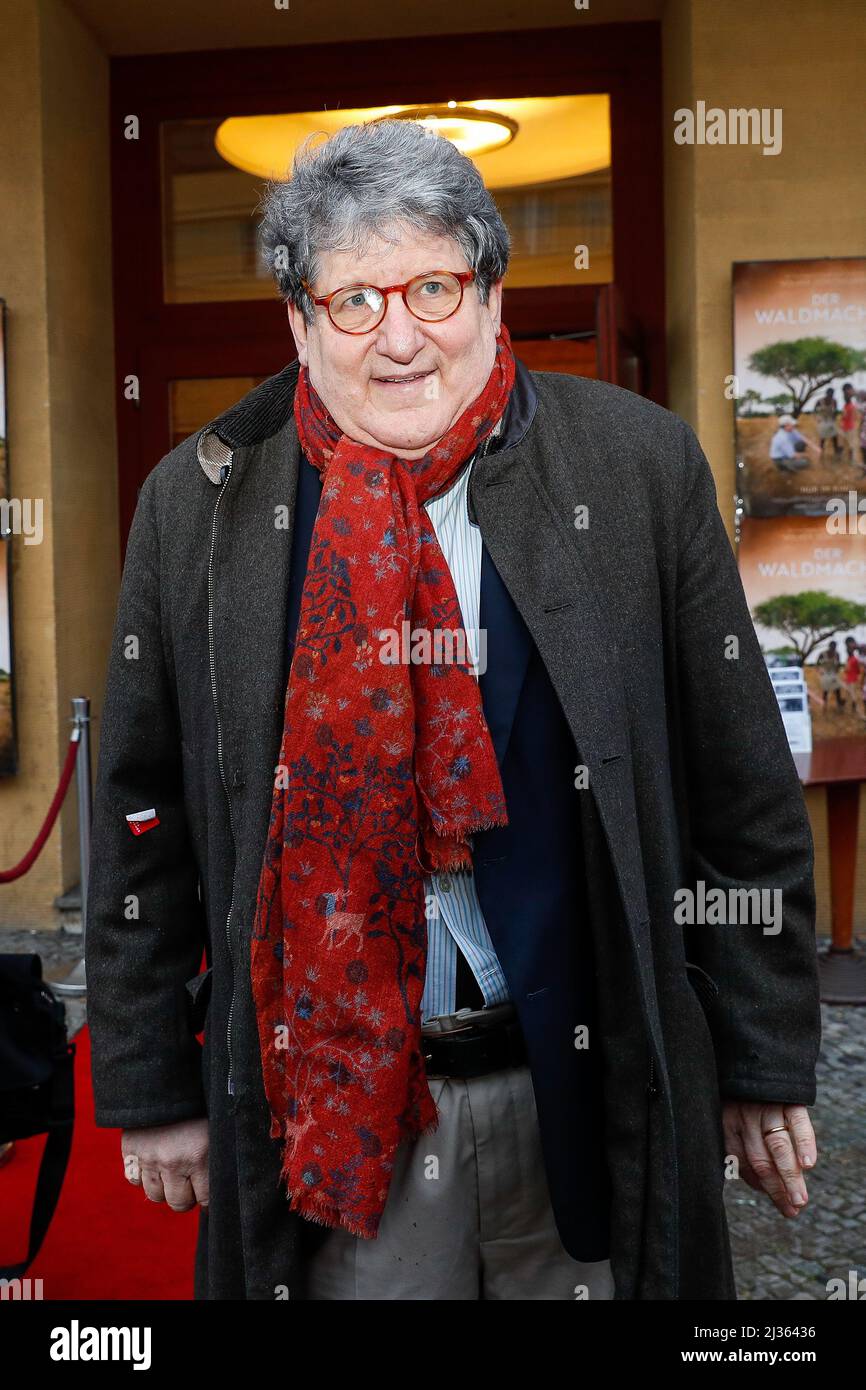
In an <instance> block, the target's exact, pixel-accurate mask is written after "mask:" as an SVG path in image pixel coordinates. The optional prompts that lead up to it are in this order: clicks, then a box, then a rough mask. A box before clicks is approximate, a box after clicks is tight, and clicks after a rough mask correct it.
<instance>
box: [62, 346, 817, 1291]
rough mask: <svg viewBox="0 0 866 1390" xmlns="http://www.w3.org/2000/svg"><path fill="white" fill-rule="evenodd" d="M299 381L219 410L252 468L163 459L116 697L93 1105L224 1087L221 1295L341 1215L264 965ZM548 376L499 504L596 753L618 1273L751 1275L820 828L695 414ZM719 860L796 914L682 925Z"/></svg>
mask: <svg viewBox="0 0 866 1390" xmlns="http://www.w3.org/2000/svg"><path fill="white" fill-rule="evenodd" d="M296 379H297V365H296V364H292V365H291V366H289V367H287V368H286V369H285V370H284V371H282V372H280V373H279V374H278V375H277V376H275V377H272V378H270V379H269V380H267V381H266V382H264V383H262V384H261V385H260V386H258V387H257V388H256V389H255V390H253V391H251V392H250V393H249V394H248V395H247V396H245V397H244V398H243V400H242V401H240V402H239V403H238V404H237V405H236V406H234V407H232V409H231V410H229V411H228V412H226V414H225V415H224V416H222V417H220V418H219V419H218V420H216V421H213V422H212V423H211V425H210V426H209V427H208V429H209V430H215V431H216V433H217V435H218V436H219V438H220V439H222V440H223V441H224V442H225V444H226V445H227V446H228V448H227V450H226V454H227V455H228V454H229V452H230V451H231V465H230V467H229V468H228V469H225V468H224V469H223V470H222V477H221V476H220V472H219V469H218V468H216V467H214V466H212V465H207V466H205V465H204V464H202V463H200V462H199V459H198V453H197V443H198V440H199V438H200V437H201V435H199V436H194V437H191V438H190V439H188V440H186V441H184V442H183V443H182V444H180V445H178V446H177V448H175V449H174V450H172V452H171V453H170V454H169V455H168V456H167V457H166V458H164V459H162V460H161V462H160V463H159V465H158V466H157V467H156V468H155V469H154V470H153V472H152V473H151V474H150V475H149V477H148V478H147V480H146V482H145V483H144V486H143V487H142V489H141V493H140V497H139V502H138V507H137V510H136V514H135V520H134V523H133V527H132V531H131V534H130V538H129V546H128V551H127V557H126V564H125V568H124V574H123V582H122V588H121V595H120V602H119V610H118V616H117V623H116V627H115V632H114V638H113V645H112V650H111V656H110V666H109V676H108V688H107V694H106V699H105V706H104V710H103V713H102V731H101V747H100V757H99V769H98V780H97V789H96V798H95V816H94V827H93V856H92V877H91V882H90V900H89V908H88V921H87V969H88V981H89V1007H90V1024H91V1029H92V1037H93V1079H94V1088H95V1096H96V1120H97V1123H98V1124H99V1125H103V1126H123V1127H137V1126H149V1125H156V1124H165V1123H168V1122H170V1121H175V1120H181V1119H184V1118H187V1117H192V1116H201V1115H204V1114H208V1115H209V1117H210V1128H211V1159H210V1165H211V1202H210V1209H209V1213H208V1214H207V1215H206V1216H205V1215H203V1216H202V1218H201V1226H200V1238H199V1247H198V1255H197V1263H196V1296H197V1297H198V1298H211V1299H262V1300H263V1299H272V1298H274V1297H275V1290H279V1289H280V1288H285V1287H288V1290H289V1293H290V1296H292V1297H297V1296H300V1297H303V1292H302V1288H303V1283H302V1271H303V1262H304V1254H305V1250H306V1249H307V1248H308V1245H307V1242H308V1241H309V1240H310V1239H312V1238H313V1237H312V1236H311V1233H312V1232H316V1231H320V1230H321V1228H319V1227H314V1226H312V1225H310V1224H309V1223H307V1222H304V1221H302V1220H301V1219H299V1218H298V1217H297V1216H295V1215H294V1214H292V1213H291V1212H290V1211H289V1208H288V1204H287V1202H286V1200H285V1196H284V1195H283V1194H281V1191H280V1188H279V1184H278V1174H279V1153H278V1144H277V1141H275V1140H271V1139H270V1138H269V1137H268V1131H269V1127H268V1114H267V1109H266V1105H265V1100H264V1093H263V1088H262V1081H261V1069H260V1060H259V1046H258V1036H257V1031H256V1025H255V1017H254V1013H253V1009H252V1001H251V992H250V989H249V982H248V971H249V941H250V929H251V922H252V918H253V912H254V907H255V899H256V888H257V884H258V877H259V869H260V865H261V859H262V853H263V849H264V843H265V837H266V832H267V826H268V817H269V812H270V806H271V797H272V790H273V771H274V766H275V764H276V762H277V758H278V752H279V745H280V736H281V733H282V718H283V703H284V695H285V689H284V684H283V660H284V644H285V634H286V595H287V591H288V566H289V555H290V548H291V524H290V522H291V513H292V506H293V497H294V492H295V486H296V479H297V470H298V461H299V446H298V438H297V432H296V429H295V425H294V419H293V414H292V401H293V392H294V385H295V382H296ZM534 380H535V384H536V388H537V391H538V397H539V400H538V408H537V411H536V414H535V416H534V419H533V421H532V423H531V425H530V427H529V429H528V431H527V432H526V434H525V435H524V437H523V438H522V439H521V440H519V442H517V443H516V444H514V445H513V446H511V447H503V448H502V449H501V450H500V451H499V452H496V453H491V454H489V455H488V456H487V457H486V458H484V459H483V460H480V461H479V462H478V463H477V465H476V466H475V468H474V470H473V476H472V482H471V504H472V505H473V506H474V509H475V512H476V514H477V517H478V520H479V523H480V526H481V532H482V536H483V538H484V541H485V543H486V545H487V547H488V550H489V552H490V555H491V558H492V559H493V562H494V564H495V565H496V568H497V570H498V571H499V573H500V575H501V576H502V578H503V580H504V582H505V584H506V586H507V588H508V589H509V591H510V593H511V595H512V597H513V599H514V601H515V603H516V605H517V607H518V609H519V611H520V613H521V615H522V617H523V619H524V620H525V622H526V624H527V626H528V628H529V630H530V632H531V634H532V636H533V638H534V640H535V643H536V645H537V647H538V649H539V652H540V654H541V657H542V659H543V661H544V663H545V665H546V667H547V670H548V672H549V674H550V677H551V680H552V683H553V686H554V688H555V690H556V692H557V694H558V697H559V699H560V701H561V704H562V707H563V710H564V713H565V715H566V718H567V720H568V723H569V726H570V729H571V731H572V733H573V735H574V739H575V742H576V745H577V749H578V752H579V758H580V761H581V763H583V764H585V765H586V767H587V768H588V770H589V787H588V790H587V791H586V792H585V793H584V794H583V796H582V797H581V825H582V836H583V841H584V845H583V849H584V857H585V862H586V863H587V865H589V866H591V871H590V873H589V876H588V877H589V882H588V884H587V895H588V902H589V921H588V922H585V921H584V922H581V923H580V924H579V929H580V930H589V931H591V932H592V934H593V940H594V949H595V957H596V971H597V1000H598V1012H599V1027H600V1030H601V1038H600V1046H601V1047H602V1049H603V1059H604V1061H603V1065H604V1077H605V1113H606V1137H605V1143H606V1151H607V1158H608V1164H609V1170H610V1175H611V1182H612V1191H613V1197H612V1233H611V1262H612V1267H613V1273H614V1278H615V1283H616V1296H617V1298H620V1299H731V1298H734V1297H735V1296H736V1295H735V1289H734V1283H733V1274H732V1267H731V1258H730V1249H729V1243H728V1234H727V1227H726V1224H725V1217H724V1210H723V1201H722V1192H723V1183H724V1177H723V1169H724V1143H723V1137H722V1131H721V1123H720V1114H721V1108H720V1098H740V1099H745V1100H760V1101H766V1102H770V1101H780V1102H786V1103H789V1104H794V1103H800V1104H806V1105H809V1104H811V1103H813V1101H814V1099H815V1061H816V1055H817V1051H818V1045H819V1035H820V1023H819V1011H818V991H817V977H816V960H815V941H814V889H813V880H812V839H811V834H810V829H809V823H808V820H807V816H806V811H805V806H804V801H803V796H802V792H801V789H800V784H799V782H798V779H797V776H796V772H795V769H794V765H793V762H792V759H791V756H790V753H789V751H788V746H787V743H786V739H785V734H784V732H783V728H782V722H781V716H780V714H779V711H778V708H777V705H776V701H775V698H774V696H773V692H772V689H771V686H770V682H769V679H768V676H767V672H766V669H765V664H764V661H763V658H762V655H761V652H760V649H759V646H758V643H757V640H756V638H755V635H754V631H753V627H752V623H751V620H750V617H749V611H748V608H747V606H746V602H745V600H744V597H743V591H742V588H741V585H740V580H739V576H738V573H737V568H736V564H735V560H734V557H733V554H732V552H731V548H730V545H729V543H728V540H727V537H726V534H725V531H724V527H723V525H722V521H721V518H720V516H719V513H718V510H717V506H716V495H715V488H714V485H713V480H712V476H711V473H710V470H709V466H708V464H707V461H706V459H705V457H704V455H703V453H702V452H701V449H700V447H699V445H698V442H697V440H696V438H695V435H694V434H693V432H692V431H691V429H690V428H689V427H688V426H687V425H685V424H684V423H683V421H682V420H680V419H679V418H678V417H677V416H675V415H673V414H671V413H670V412H668V411H666V410H663V409H661V408H660V407H659V406H656V405H653V404H652V403H650V402H649V401H647V400H644V399H642V398H641V397H639V396H636V395H633V394H631V393H630V392H628V391H624V390H621V389H619V388H617V387H614V386H610V385H607V384H604V383H601V382H593V381H588V380H582V379H579V378H575V377H570V376H564V375H563V376H561V375H556V374H549V373H536V374H534ZM203 433H204V432H202V434H203ZM577 506H584V507H586V508H587V509H588V512H587V513H586V515H587V517H588V525H586V526H583V527H578V526H576V525H575V507H577ZM279 508H287V509H288V512H287V515H288V517H289V526H288V527H285V526H279V525H275V516H277V515H278V513H277V509H279ZM732 637H734V638H736V639H738V643H739V654H738V656H734V655H732V645H731V643H730V640H729V639H731V638H732ZM131 638H135V639H137V643H138V646H137V655H136V654H135V653H136V649H135V647H134V645H131V644H130V639H131ZM149 807H155V808H156V810H157V814H158V816H159V819H160V826H159V827H158V828H157V829H156V830H152V831H149V832H147V833H146V834H143V835H141V836H134V835H132V834H130V831H129V828H128V826H127V824H126V822H125V816H126V814H127V813H129V812H131V811H138V810H144V809H147V808H149ZM699 882H703V883H704V884H706V887H707V890H709V889H710V888H712V887H721V888H723V889H725V890H728V889H735V888H738V887H740V888H746V889H748V888H758V889H760V888H770V889H780V890H781V891H782V895H783V897H782V902H783V909H784V913H783V924H782V927H781V930H780V931H779V932H778V933H777V934H775V935H773V934H769V933H766V932H765V931H764V930H763V929H762V926H761V925H758V924H751V923H748V924H741V925H730V924H729V925H719V926H711V925H703V926H692V927H689V926H682V925H678V924H677V923H676V922H675V918H674V894H675V892H676V891H677V890H678V889H680V888H682V887H684V886H685V887H688V886H694V885H696V884H697V883H699ZM131 895H134V898H135V899H137V903H138V916H137V918H135V916H134V915H133V910H131V909H130V908H129V906H128V904H129V900H130V897H131ZM567 929H568V924H567V923H563V930H567ZM577 929H578V924H575V930H577ZM203 946H206V949H207V956H208V961H209V963H210V973H209V974H207V975H206V976H201V977H199V978H198V979H196V977H197V976H198V975H199V968H200V961H201V955H202V948H203ZM687 962H688V963H689V964H690V966H691V967H692V968H691V969H687V968H686V963H687ZM707 976H709V981H708V980H707ZM190 982H191V983H190ZM713 982H714V985H713ZM714 986H715V989H714ZM194 996H197V997H196V998H194ZM205 1013H206V1027H205V1030H204V1046H203V1048H202V1047H201V1045H200V1044H199V1042H198V1041H197V1040H196V1033H197V1032H199V1033H200V1032H201V1024H202V1018H203V1016H204V1014H205ZM229 1057H231V1065H232V1074H233V1080H234V1090H233V1094H229V1091H228V1085H227V1076H228V1066H229ZM779 1219H780V1220H781V1219H782V1218H781V1217H780V1218H779Z"/></svg>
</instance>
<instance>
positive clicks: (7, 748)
mask: <svg viewBox="0 0 866 1390" xmlns="http://www.w3.org/2000/svg"><path fill="white" fill-rule="evenodd" d="M8 498H9V450H8V446H7V433H6V305H5V303H4V301H3V300H2V299H0V777H8V776H10V774H11V773H13V772H15V771H16V770H17V758H16V748H15V703H14V699H13V693H12V608H11V594H10V585H11V572H12V558H11V554H10V549H11V546H10V536H11V529H12V516H11V514H10V509H9V507H8V505H6V504H7V503H8Z"/></svg>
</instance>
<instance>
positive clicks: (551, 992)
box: [285, 362, 610, 1262]
mask: <svg viewBox="0 0 866 1390" xmlns="http://www.w3.org/2000/svg"><path fill="white" fill-rule="evenodd" d="M536 404H537V397H536V391H535V386H534V384H533V381H532V377H531V376H530V374H529V372H528V371H527V370H526V369H525V368H524V367H523V366H522V364H521V363H520V362H518V364H517V377H516V380H515V385H514V390H513V391H512V394H511V397H510V399H509V403H508V406H507V408H506V412H505V418H504V420H503V425H502V431H501V433H500V435H499V436H498V437H495V440H494V444H493V447H494V448H500V449H501V448H507V447H508V446H509V445H512V444H516V443H517V442H518V441H519V440H520V439H521V438H522V437H523V435H524V434H525V433H526V430H527V429H528V428H529V425H530V423H531V421H532V417H533V415H534V413H535V408H536ZM491 452H492V449H491ZM299 468H300V473H299V477H298V488H297V493H296V501H295V515H294V525H293V533H292V557H291V571H290V580H289V601H288V632H287V643H286V668H285V669H286V677H288V670H289V663H290V660H291V652H292V648H293V645H294V640H295V634H296V632H297V627H298V617H299V613H300V604H301V591H302V589H303V583H304V576H305V574H306V568H307V558H308V556H309V550H310V540H311V537H312V532H313V525H314V522H315V519H316V513H317V512H318V508H319V500H320V497H321V492H322V485H321V481H320V478H319V473H318V470H317V469H316V468H314V467H312V465H311V464H310V463H309V462H308V461H307V459H305V458H304V457H303V455H301V458H300V461H299ZM479 625H480V627H481V628H483V629H485V630H486V632H487V669H486V671H485V673H484V675H482V676H481V678H480V689H481V699H482V703H483V707H484V714H485V717H486V719H487V723H488V725H489V727H490V733H491V737H492V740H493V746H494V748H495V750H496V757H497V760H498V763H499V768H500V772H501V776H502V784H503V788H504V791H505V801H506V806H507V810H508V825H507V826H503V827H499V828H497V829H494V830H486V831H483V832H481V833H479V834H476V835H475V836H474V838H473V864H474V871H475V883H476V888H477V891H478V899H479V902H480V904H481V910H482V912H483V913H484V920H485V922H486V923H487V928H488V930H489V932H490V936H491V939H492V941H493V945H494V947H495V949H496V953H497V955H498V957H499V960H500V963H501V965H502V969H503V971H504V973H505V978H506V980H507V981H508V985H509V988H510V991H511V997H512V999H513V1000H514V1004H515V1006H516V1008H517V1012H518V1016H519V1019H520V1023H521V1027H522V1029H523V1034H524V1037H525V1039H526V1047H527V1053H528V1057H529V1065H530V1069H531V1072H532V1083H533V1089H534V1092H535V1100H536V1107H537V1110H538V1122H539V1130H540V1135H541V1146H542V1153H543V1155H544V1163H545V1168H546V1172H547V1180H548V1185H549V1188H550V1196H551V1203H552V1206H553V1212H554V1216H555V1218H556V1224H557V1229H558V1231H559V1234H560V1238H561V1239H562V1242H563V1245H564V1246H565V1248H566V1250H567V1251H568V1253H569V1254H570V1255H572V1256H573V1258H575V1259H579V1260H583V1261H587V1262H588V1261H592V1260H602V1259H606V1258H607V1256H608V1253H609V1247H608V1240H609V1209H610V1200H609V1199H610V1191H609V1181H608V1175H607V1168H606V1163H605V1156H604V1142H603V1129H602V1125H603V1115H602V1078H601V1073H600V1066H599V1059H600V1053H601V1047H600V1046H599V1045H597V1044H596V1015H595V989H594V962H593V951H592V943H591V940H590V933H589V932H588V931H584V930H582V924H583V922H585V921H586V914H585V912H584V908H583V902H584V894H585V886H584V883H585V866H584V863H583V855H582V843H581V834H580V825H579V819H578V801H577V798H578V795H579V793H578V792H577V791H576V789H575V785H574V781H575V765H576V763H577V752H576V749H575V744H574V739H573V738H572V736H571V732H570V730H569V728H568V725H567V723H566V720H565V716H564V714H563V712H562V707H561V705H560V703H559V700H558V697H557V695H556V693H555V691H554V689H553V686H552V684H551V681H550V678H549V676H548V674H547V670H546V668H545V666H544V663H543V662H542V660H541V657H540V655H539V653H538V650H537V648H536V646H535V643H534V642H533V640H532V637H531V636H530V634H529V631H528V629H527V627H526V624H525V623H524V621H523V619H522V617H521V616H520V613H519V612H518V609H517V607H516V605H515V603H514V601H513V599H512V597H511V595H510V594H509V592H508V590H507V589H506V587H505V584H504V583H503V581H502V579H501V577H500V575H499V573H498V571H497V569H496V567H495V565H494V564H493V561H492V560H491V558H490V555H489V554H488V551H487V547H486V546H485V545H483V535H482V552H481V611H480V620H479ZM582 1026H585V1027H586V1028H587V1029H588V1030H589V1032H588V1037H589V1047H586V1048H578V1047H576V1046H575V1041H576V1030H577V1029H578V1028H581V1027H582Z"/></svg>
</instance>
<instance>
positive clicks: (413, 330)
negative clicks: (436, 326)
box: [376, 290, 424, 362]
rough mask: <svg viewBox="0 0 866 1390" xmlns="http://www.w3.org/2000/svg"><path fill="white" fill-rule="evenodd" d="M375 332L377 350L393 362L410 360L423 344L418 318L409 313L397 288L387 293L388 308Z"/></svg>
mask: <svg viewBox="0 0 866 1390" xmlns="http://www.w3.org/2000/svg"><path fill="white" fill-rule="evenodd" d="M376 333H377V337H376V348H377V350H378V351H379V352H380V353H381V354H382V355H383V357H392V358H393V359H394V361H395V362H410V361H411V360H412V358H413V357H414V356H415V355H416V353H417V352H418V351H419V350H420V349H421V348H422V347H423V345H424V335H423V333H422V331H421V323H420V320H419V319H416V318H415V315H414V314H410V312H409V310H408V309H407V308H406V305H405V304H404V302H403V296H402V295H401V293H400V291H399V290H396V291H394V293H392V294H389V295H388V309H387V312H386V314H385V317H384V318H383V320H382V322H381V323H380V324H379V326H378V329H377V330H376Z"/></svg>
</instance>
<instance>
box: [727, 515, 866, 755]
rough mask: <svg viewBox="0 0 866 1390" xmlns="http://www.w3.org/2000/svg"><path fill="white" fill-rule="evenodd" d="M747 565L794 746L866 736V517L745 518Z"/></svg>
mask: <svg viewBox="0 0 866 1390" xmlns="http://www.w3.org/2000/svg"><path fill="white" fill-rule="evenodd" d="M864 520H866V518H864ZM739 565H740V577H741V579H742V581H743V588H744V590H745V593H746V598H747V600H748V604H749V609H750V612H751V615H752V620H753V622H754V624H755V630H756V632H757V635H758V640H759V641H760V643H761V647H762V649H763V652H764V657H765V659H766V661H767V665H768V667H769V668H770V678H771V680H772V681H773V685H774V688H775V690H776V696H777V698H778V700H779V707H780V709H781V711H782V716H783V719H784V722H785V726H786V729H787V731H788V737H789V741H790V743H791V748H792V751H794V752H808V751H809V750H810V748H811V747H812V746H813V745H814V744H815V743H819V742H821V741H823V740H826V739H830V738H850V737H851V736H857V735H860V736H866V688H864V683H866V525H864V527H863V533H862V534H861V533H860V532H859V530H854V529H852V528H848V529H846V530H845V531H844V532H843V531H842V530H841V529H839V530H834V529H833V527H832V524H831V525H830V526H829V529H828V519H827V518H826V517H809V516H797V515H790V516H781V517H776V518H773V519H763V518H762V519H755V518H752V517H745V518H744V519H743V521H742V524H741V528H740V543H739ZM798 692H799V693H798ZM801 707H802V708H801ZM806 714H808V725H807V726H805V728H804V719H803V717H802V716H805V715H806ZM809 733H810V734H811V741H810V739H809ZM804 734H805V737H804Z"/></svg>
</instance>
